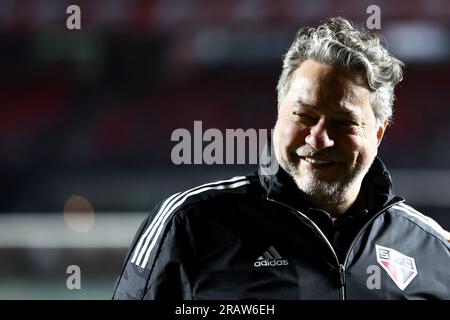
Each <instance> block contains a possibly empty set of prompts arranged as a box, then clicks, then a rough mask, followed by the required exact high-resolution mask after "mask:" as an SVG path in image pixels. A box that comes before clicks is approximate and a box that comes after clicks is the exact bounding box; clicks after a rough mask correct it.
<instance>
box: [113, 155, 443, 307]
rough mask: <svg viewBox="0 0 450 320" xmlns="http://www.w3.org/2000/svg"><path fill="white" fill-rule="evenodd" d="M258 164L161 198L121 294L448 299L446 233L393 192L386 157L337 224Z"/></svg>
mask: <svg viewBox="0 0 450 320" xmlns="http://www.w3.org/2000/svg"><path fill="white" fill-rule="evenodd" d="M261 168H262V169H261ZM261 168H260V170H259V173H257V174H254V175H250V176H242V177H235V178H232V179H229V180H225V181H218V182H213V183H208V184H205V185H202V186H198V187H196V188H193V189H191V190H188V191H185V192H180V193H177V194H174V195H172V196H171V197H169V198H167V199H165V200H164V201H162V202H160V203H159V204H158V205H157V206H156V207H155V208H154V210H153V211H152V212H151V213H150V215H149V216H148V218H147V219H146V220H145V221H144V222H143V224H142V225H141V227H140V228H139V230H138V232H137V234H136V237H135V239H134V240H133V244H132V247H131V249H130V251H129V253H128V256H127V258H126V261H125V265H124V267H123V270H122V274H121V276H120V278H119V281H118V283H117V286H116V289H115V292H114V299H173V300H175V299H176V300H178V299H214V300H215V299H276V300H280V299H450V245H449V243H448V242H447V240H446V239H445V231H444V230H443V229H442V228H441V227H440V226H439V225H438V224H437V223H436V222H435V221H434V220H432V219H431V218H429V217H427V216H425V215H423V214H421V213H420V212H418V211H416V210H415V209H413V208H412V207H410V206H408V205H407V204H405V201H404V199H402V198H400V197H398V196H395V195H393V193H392V185H391V179H390V176H389V174H388V172H387V170H386V168H385V166H384V165H383V163H382V162H381V161H380V159H379V158H376V159H375V161H374V163H373V164H372V166H371V168H370V170H369V172H368V173H367V175H366V176H365V178H364V181H363V185H362V190H363V194H364V197H363V200H360V201H357V203H355V205H354V206H353V207H352V208H350V210H349V211H348V212H347V213H346V214H345V215H344V216H343V217H342V218H341V219H339V220H338V222H337V223H336V224H333V223H332V222H331V218H330V216H329V215H328V214H327V213H326V212H324V211H322V210H318V209H315V208H311V207H309V205H308V203H307V202H306V201H305V200H304V196H303V194H302V193H301V192H300V191H299V189H298V188H297V187H296V185H295V183H294V182H293V180H292V179H291V178H290V177H289V176H288V175H287V174H286V172H285V171H283V170H282V169H281V167H280V168H279V170H277V171H276V173H275V174H267V173H265V171H266V170H264V167H261Z"/></svg>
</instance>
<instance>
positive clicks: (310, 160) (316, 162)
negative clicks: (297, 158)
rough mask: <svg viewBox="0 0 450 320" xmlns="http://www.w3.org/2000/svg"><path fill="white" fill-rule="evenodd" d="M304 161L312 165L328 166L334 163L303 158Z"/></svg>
mask: <svg viewBox="0 0 450 320" xmlns="http://www.w3.org/2000/svg"><path fill="white" fill-rule="evenodd" d="M301 159H302V160H304V161H306V162H309V163H312V164H328V163H332V161H327V160H319V159H314V158H308V157H301Z"/></svg>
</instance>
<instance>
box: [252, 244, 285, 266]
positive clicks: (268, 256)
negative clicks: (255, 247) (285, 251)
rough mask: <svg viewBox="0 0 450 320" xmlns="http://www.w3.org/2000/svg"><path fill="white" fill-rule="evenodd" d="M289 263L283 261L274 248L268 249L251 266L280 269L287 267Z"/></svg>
mask: <svg viewBox="0 0 450 320" xmlns="http://www.w3.org/2000/svg"><path fill="white" fill-rule="evenodd" d="M288 264H289V261H288V260H287V259H283V258H282V257H281V255H280V254H279V253H278V251H277V250H276V249H275V248H274V247H270V248H268V249H267V250H266V251H265V252H264V253H263V254H262V255H261V256H260V257H259V258H258V259H257V260H256V261H255V263H254V264H253V265H254V266H255V267H256V268H259V267H280V266H287V265H288Z"/></svg>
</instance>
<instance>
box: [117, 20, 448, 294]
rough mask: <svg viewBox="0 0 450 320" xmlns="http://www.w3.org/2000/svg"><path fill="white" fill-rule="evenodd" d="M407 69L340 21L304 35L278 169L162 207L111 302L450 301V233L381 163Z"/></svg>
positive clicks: (290, 74) (283, 92) (288, 77)
mask: <svg viewBox="0 0 450 320" xmlns="http://www.w3.org/2000/svg"><path fill="white" fill-rule="evenodd" d="M402 66H403V64H402V63H401V62H400V61H399V60H397V59H396V58H394V57H393V56H392V55H390V54H389V52H387V51H386V49H384V48H383V47H382V46H381V44H380V41H379V38H378V37H377V36H376V35H375V34H372V33H368V32H364V31H358V30H356V29H354V28H353V27H352V25H351V24H350V23H349V22H348V21H347V20H345V19H343V18H333V19H330V20H329V21H327V22H326V23H324V24H323V25H321V26H319V27H317V28H302V29H300V31H299V32H298V34H297V36H296V38H295V39H294V42H293V44H292V46H291V48H290V49H289V51H288V52H287V54H286V56H285V58H284V61H283V71H282V73H281V76H280V79H279V82H278V87H277V89H278V119H277V122H276V125H275V129H274V137H273V146H272V143H269V144H268V149H269V150H273V151H274V152H273V154H274V157H270V158H271V160H272V161H270V162H269V164H268V165H267V164H265V163H266V161H261V163H262V164H261V166H260V170H259V172H258V173H257V174H254V175H249V176H245V177H235V178H232V179H229V180H224V181H218V182H213V183H209V184H205V185H202V186H199V187H196V188H193V189H191V190H187V191H185V192H180V193H177V194H174V195H172V196H170V197H168V198H167V199H165V200H163V201H161V202H160V203H159V204H158V205H157V206H156V208H155V209H154V210H153V211H152V213H151V214H150V215H149V217H148V218H147V219H146V220H145V221H144V223H143V224H142V226H141V228H140V229H139V231H138V233H137V235H136V237H135V240H134V241H133V244H132V248H131V250H130V252H129V254H128V257H127V259H126V263H125V265H124V268H123V271H122V275H121V277H120V279H119V282H118V285H117V287H116V291H115V294H114V298H115V299H450V272H449V271H448V270H449V269H448V266H449V265H450V245H449V243H448V242H447V239H446V238H447V237H448V234H447V233H446V231H444V230H443V229H442V228H441V227H440V226H439V225H438V224H437V223H436V222H435V221H434V220H432V219H431V218H429V217H427V216H425V215H423V214H422V213H420V212H418V211H417V210H415V209H414V208H412V207H410V206H409V205H407V204H406V203H405V199H403V198H402V197H399V196H397V195H395V194H394V193H393V191H392V183H391V179H390V176H389V173H388V171H387V169H386V167H385V166H384V164H383V163H382V161H381V160H380V159H379V158H378V156H377V152H378V146H379V145H380V143H381V141H382V139H383V135H384V132H385V130H386V128H387V126H388V124H389V122H390V119H391V117H392V106H393V102H394V88H395V86H396V85H397V84H398V83H399V82H400V81H401V79H402ZM272 147H273V148H272ZM269 155H272V152H270V153H269Z"/></svg>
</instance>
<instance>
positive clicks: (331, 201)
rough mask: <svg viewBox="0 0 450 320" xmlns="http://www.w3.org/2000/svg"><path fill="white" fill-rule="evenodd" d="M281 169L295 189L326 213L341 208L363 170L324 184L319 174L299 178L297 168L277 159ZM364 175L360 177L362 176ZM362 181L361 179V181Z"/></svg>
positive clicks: (288, 162)
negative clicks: (291, 180) (293, 182)
mask: <svg viewBox="0 0 450 320" xmlns="http://www.w3.org/2000/svg"><path fill="white" fill-rule="evenodd" d="M279 160H281V161H279V162H280V165H281V167H282V168H283V169H284V170H285V171H286V172H287V173H288V174H289V175H290V176H291V177H292V178H293V179H294V181H295V183H296V185H297V187H298V188H299V189H300V190H301V191H303V192H304V193H305V194H306V196H307V197H308V198H310V200H311V202H312V203H313V204H314V205H316V206H318V207H319V208H321V209H324V210H326V211H328V212H335V211H336V209H339V208H341V207H342V206H343V205H344V203H345V199H346V194H347V192H348V191H349V190H350V187H351V186H352V185H353V184H354V183H355V181H356V180H357V178H358V177H360V176H361V174H362V172H361V171H363V170H359V171H357V172H353V173H352V174H351V175H343V176H341V177H340V178H339V180H338V181H335V182H332V183H330V182H325V181H323V179H321V177H320V175H319V174H314V173H312V172H308V173H305V174H308V175H309V177H304V178H303V179H302V178H300V175H299V172H298V169H297V167H296V166H295V165H294V164H293V163H292V162H291V161H289V160H286V159H284V158H283V159H279ZM364 175H365V173H364V174H363V175H362V176H364ZM361 180H362V179H361Z"/></svg>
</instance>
